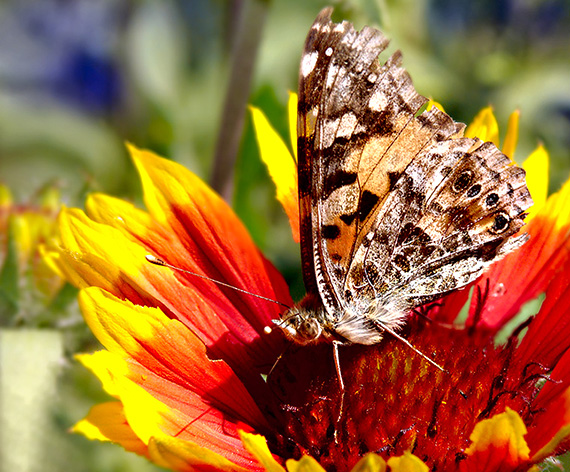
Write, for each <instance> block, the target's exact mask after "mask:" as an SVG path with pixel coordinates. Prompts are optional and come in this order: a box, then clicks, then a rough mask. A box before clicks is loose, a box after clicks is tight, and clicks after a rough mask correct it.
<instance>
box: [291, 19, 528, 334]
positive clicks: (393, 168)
mask: <svg viewBox="0 0 570 472" xmlns="http://www.w3.org/2000/svg"><path fill="white" fill-rule="evenodd" d="M331 11H332V10H331V9H325V10H323V11H322V12H321V13H320V14H319V16H318V17H317V19H316V20H315V22H314V24H313V26H312V27H311V30H310V32H309V35H308V37H307V41H306V43H305V49H304V53H303V57H302V61H301V69H300V78H299V111H298V135H299V141H298V151H299V152H298V154H299V189H300V195H299V196H300V210H301V212H300V213H301V215H302V218H301V248H302V259H303V273H304V276H305V284H306V287H307V291H308V293H313V294H317V293H318V295H319V297H320V299H321V300H322V302H323V304H324V306H325V309H326V310H327V312H328V313H330V314H335V313H337V314H338V313H347V312H350V313H351V315H350V323H354V318H355V316H354V313H360V315H357V316H356V317H357V318H358V316H360V317H361V318H362V320H364V319H365V318H366V317H373V318H374V317H376V318H377V319H378V320H379V321H381V322H388V321H386V320H391V318H390V317H393V316H395V315H394V313H393V312H394V311H396V312H398V314H397V315H396V318H398V317H400V318H401V317H402V316H405V312H406V311H407V310H409V309H410V308H413V307H414V306H417V305H419V304H421V303H423V302H424V301H427V300H431V299H434V298H437V297H439V296H440V295H441V294H443V293H446V292H448V291H450V290H453V289H455V288H459V287H462V286H464V285H466V284H467V283H469V282H470V281H472V280H473V279H475V278H476V277H477V276H478V275H480V274H481V273H482V271H483V270H484V269H485V268H486V267H487V266H488V265H489V264H490V263H491V262H492V261H493V260H496V259H497V258H498V257H500V256H501V255H502V254H504V253H506V252H508V250H511V249H513V248H514V247H517V246H518V245H520V244H522V243H523V242H524V239H525V236H520V237H518V238H510V239H508V238H509V236H511V235H513V234H514V233H516V232H517V231H518V230H519V229H520V228H521V226H522V225H523V224H524V223H523V218H524V211H525V210H526V209H527V208H528V207H529V206H530V205H531V204H532V201H531V199H530V196H529V194H528V190H527V188H526V185H525V183H524V171H523V170H522V169H520V168H518V167H516V166H514V165H512V164H511V162H510V160H509V159H508V158H507V157H506V156H504V155H503V154H501V153H500V151H498V150H497V148H496V147H495V146H494V145H492V144H491V143H482V142H481V141H479V140H477V139H468V138H463V137H462V134H463V129H464V125H462V124H460V123H455V122H454V121H453V120H452V119H451V118H450V117H449V116H448V115H447V114H445V113H444V112H442V111H440V110H438V109H437V108H435V107H433V108H431V110H429V111H424V112H423V113H419V112H420V109H421V108H422V106H423V105H425V103H426V102H427V99H425V98H424V97H422V96H421V95H419V94H418V93H417V92H416V91H415V89H414V87H413V85H412V82H411V79H410V77H409V75H408V74H407V72H406V71H405V70H404V69H403V68H402V67H401V55H400V53H399V52H396V53H394V54H393V55H392V56H391V57H389V58H388V60H387V61H386V62H385V63H384V64H381V63H380V62H379V61H378V60H377V58H378V56H379V55H380V53H381V52H382V51H383V50H384V49H385V48H386V46H387V44H388V41H387V40H386V38H385V37H384V36H383V35H382V33H381V32H379V31H377V30H375V29H373V28H368V27H365V28H364V29H362V30H361V31H360V32H357V31H355V30H354V28H353V27H352V25H351V24H350V23H347V22H343V23H340V24H335V23H333V22H332V21H331V19H330V14H331ZM382 317H384V319H382ZM357 321H358V320H357ZM389 322H390V323H392V321H389ZM339 323H340V324H342V323H344V324H345V325H347V326H348V325H349V322H348V321H347V320H340V319H339ZM393 324H394V325H395V326H396V325H397V324H398V320H395V321H394V322H393ZM351 326H352V325H351ZM350 329H352V328H350ZM339 330H340V331H342V327H340V328H339ZM343 335H345V334H343ZM353 337H354V336H353ZM349 339H350V338H349ZM358 342H360V341H358Z"/></svg>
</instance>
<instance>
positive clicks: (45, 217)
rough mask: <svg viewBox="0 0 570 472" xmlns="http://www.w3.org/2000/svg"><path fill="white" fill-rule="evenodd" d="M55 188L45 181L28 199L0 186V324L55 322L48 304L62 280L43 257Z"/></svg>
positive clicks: (56, 198)
mask: <svg viewBox="0 0 570 472" xmlns="http://www.w3.org/2000/svg"><path fill="white" fill-rule="evenodd" d="M59 207H60V200H59V191H58V190H57V189H56V188H54V187H53V186H46V187H45V188H44V189H43V190H41V191H39V192H38V193H37V194H36V195H35V196H34V198H32V200H31V201H30V202H29V203H26V204H23V203H16V202H14V200H13V197H12V193H11V191H10V189H9V188H8V187H6V186H5V185H0V325H2V326H18V325H24V324H25V325H27V326H38V325H44V326H45V325H46V324H49V323H52V322H53V319H49V318H50V316H49V315H50V313H49V312H50V310H51V309H54V307H53V306H52V305H57V304H58V303H59V302H60V301H61V300H58V301H57V302H56V300H57V297H58V295H60V293H61V289H62V288H63V286H64V281H63V279H62V278H61V277H59V276H58V275H57V274H54V272H53V271H52V270H51V269H50V268H49V267H48V265H47V264H46V261H45V260H44V258H42V247H43V244H44V243H45V242H46V241H48V240H49V239H50V238H52V237H53V236H54V232H55V220H56V216H57V213H58V211H59Z"/></svg>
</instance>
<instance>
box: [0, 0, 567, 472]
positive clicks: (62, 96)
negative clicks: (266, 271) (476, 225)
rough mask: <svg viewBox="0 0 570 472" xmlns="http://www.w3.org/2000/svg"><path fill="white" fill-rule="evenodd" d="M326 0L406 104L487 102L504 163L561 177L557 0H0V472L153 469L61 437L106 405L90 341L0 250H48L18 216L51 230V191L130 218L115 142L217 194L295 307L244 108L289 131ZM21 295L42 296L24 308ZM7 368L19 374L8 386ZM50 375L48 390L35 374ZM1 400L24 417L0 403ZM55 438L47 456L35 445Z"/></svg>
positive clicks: (289, 259) (285, 252)
mask: <svg viewBox="0 0 570 472" xmlns="http://www.w3.org/2000/svg"><path fill="white" fill-rule="evenodd" d="M331 3H332V4H333V5H334V6H335V19H337V20H340V19H347V20H350V21H353V22H354V23H355V24H356V26H357V27H359V28H360V27H362V26H364V25H365V24H368V25H374V26H379V27H381V28H382V29H383V30H384V32H385V33H386V34H387V36H388V37H390V38H391V39H392V43H391V46H390V50H395V49H396V48H397V49H401V50H402V51H403V53H404V65H405V66H406V68H407V69H408V71H409V72H410V74H411V76H412V77H413V79H414V83H415V85H416V88H417V89H418V91H419V92H420V93H422V94H423V95H426V96H429V97H432V98H434V99H435V100H437V101H439V102H440V103H442V104H443V105H444V107H445V108H446V110H447V111H448V112H449V113H450V114H451V115H452V116H453V117H454V118H455V119H456V120H458V121H463V122H469V121H470V120H471V119H472V118H473V116H474V115H475V114H476V113H477V111H478V110H480V109H481V108H482V107H484V106H486V105H489V104H492V105H493V107H494V109H495V111H496V114H497V117H498V120H499V125H500V126H501V129H502V130H503V132H504V130H505V127H506V122H507V117H508V115H509V114H510V113H511V111H513V110H514V109H516V108H518V109H520V111H521V129H520V140H519V146H518V148H517V152H516V155H515V159H516V160H518V161H519V162H521V161H522V160H523V159H524V158H525V157H526V156H527V155H528V154H529V153H530V152H531V151H532V149H534V147H536V145H537V143H539V142H543V143H544V144H545V146H546V148H547V149H548V150H549V152H550V154H551V158H552V164H551V191H554V190H556V189H557V188H558V187H559V186H560V184H561V183H562V182H563V181H564V180H565V179H566V178H567V177H568V171H569V169H570V2H569V1H568V0H498V1H494V0H480V1H470V0H401V1H396V0H392V1H390V0H352V1H350V0H346V1H334V2H332V1H330V2H325V1H317V0H310V1H306V0H273V1H269V0H266V1H263V0H233V1H230V0H226V1H224V0H186V1H184V0H161V1H152V0H146V1H145V0H4V1H3V2H1V3H0V182H1V183H2V184H3V185H4V187H2V188H0V212H1V213H0V215H1V216H2V218H0V229H1V230H2V234H1V236H0V238H1V239H0V244H1V245H2V251H1V253H2V259H0V263H2V272H1V273H0V285H1V286H0V303H2V307H1V308H2V311H1V313H0V323H2V324H1V325H0V328H1V327H4V328H10V329H9V330H7V329H5V330H4V333H3V335H2V336H0V341H1V342H2V345H0V367H2V366H4V368H3V369H2V370H0V381H1V382H2V385H1V388H2V394H3V400H2V402H3V403H4V407H3V408H2V410H3V411H2V417H1V418H0V420H1V421H2V424H3V425H6V424H8V423H10V422H14V421H15V423H14V424H16V425H21V423H22V422H24V423H26V425H27V429H26V430H25V434H24V435H23V436H22V435H21V433H20V432H17V434H16V433H14V434H12V432H11V431H10V430H8V429H7V428H5V427H3V428H2V430H1V431H0V448H2V449H3V450H4V452H5V451H7V450H12V451H13V453H12V454H11V456H12V457H13V456H14V455H15V456H18V454H20V458H22V454H25V455H27V456H29V457H28V459H27V462H21V463H20V462H18V461H16V462H10V461H13V460H14V459H13V458H12V459H9V458H7V457H2V458H1V459H0V461H3V462H0V469H2V470H7V471H8V470H10V471H11V472H13V471H15V470H30V471H31V470H40V468H41V469H42V470H43V471H44V472H45V471H50V470H68V471H73V472H75V471H86V472H87V471H89V472H91V471H131V470H133V471H134V470H137V471H139V472H140V471H144V470H153V466H151V465H149V464H146V462H145V461H144V460H142V459H139V458H137V457H135V456H133V455H130V454H126V453H124V452H123V451H122V450H121V449H120V448H118V447H114V446H111V445H108V444H99V443H95V442H89V441H87V440H85V439H83V438H81V437H76V436H73V435H66V433H65V431H66V430H67V429H68V428H69V427H70V426H71V425H72V424H73V423H74V422H75V421H76V420H78V419H80V418H81V417H82V416H83V415H84V414H85V413H86V412H87V410H88V408H89V407H90V406H91V405H92V404H94V403H95V402H97V401H103V400H105V399H106V397H105V396H104V394H102V392H101V391H100V387H99V386H98V384H97V381H95V380H94V379H92V378H91V376H90V375H89V373H87V372H85V371H84V370H83V369H82V368H80V367H78V366H77V365H76V363H75V362H74V361H73V360H72V358H71V355H72V353H73V352H77V351H80V350H84V351H90V350H94V349H96V348H97V343H96V341H94V340H93V338H92V337H91V335H90V334H89V333H88V332H87V330H86V328H85V327H84V326H83V324H82V322H81V317H80V314H79V313H78V310H77V307H76V305H75V293H74V291H73V289H70V288H69V287H66V286H63V287H62V286H61V284H57V283H55V284H54V283H53V282H52V283H50V284H47V285H48V286H49V288H46V284H45V283H43V285H42V284H39V285H41V287H39V288H38V287H37V286H36V285H37V284H36V285H35V284H34V283H32V284H31V285H30V283H29V280H28V279H29V277H28V275H25V274H24V275H22V274H23V272H25V271H26V270H28V272H30V271H32V272H33V271H34V270H35V269H34V270H32V269H31V268H32V267H35V268H36V269H37V264H36V263H35V262H34V261H36V260H37V258H38V257H39V256H38V254H36V253H35V252H34V250H31V253H30V252H29V251H30V250H29V249H28V253H27V254H28V256H26V257H27V259H26V257H24V258H22V256H21V248H20V249H18V247H17V246H18V245H17V244H15V243H14V241H16V240H17V238H15V236H14V235H15V234H21V232H22V230H21V228H20V227H21V225H22V224H23V225H24V227H25V228H27V230H26V231H28V233H26V234H34V235H36V236H34V238H28V239H29V241H28V242H30V241H35V242H36V243H37V242H41V240H42V237H47V236H46V234H44V232H42V231H40V232H37V231H35V230H31V229H30V228H32V229H33V228H34V227H35V226H34V225H36V223H30V222H29V221H28V217H27V216H22V215H28V214H30V213H31V214H36V213H40V214H42V215H44V216H42V218H44V217H45V216H46V215H48V219H49V215H50V214H52V213H53V205H54V203H53V202H54V200H53V194H54V192H55V193H56V194H57V197H56V200H57V202H58V204H59V202H60V201H61V202H63V203H64V204H66V205H68V206H82V204H83V201H84V198H85V195H86V194H87V193H89V192H93V191H103V192H106V193H110V194H113V195H116V196H120V197H122V198H126V199H128V200H131V201H134V202H136V203H138V204H141V205H142V200H141V195H140V185H139V181H138V178H137V176H136V174H135V171H134V169H133V166H132V164H131V163H130V161H129V159H128V156H127V154H126V152H125V146H124V142H125V141H130V142H133V143H134V144H136V145H137V146H140V147H146V148H150V149H152V150H154V151H156V152H158V153H159V154H162V155H163V156H165V157H169V158H172V159H174V160H176V161H178V162H180V163H182V164H184V165H186V166H187V167H189V168H190V169H192V170H193V171H194V172H196V173H197V174H199V175H200V176H202V177H203V178H205V179H206V180H210V181H213V182H214V183H215V185H216V187H217V188H218V189H220V191H221V193H222V194H223V195H224V196H225V197H226V198H227V199H228V200H230V201H231V202H232V204H233V205H234V208H236V211H237V212H238V213H239V215H240V217H242V219H243V220H244V221H245V223H246V225H247V226H248V228H249V229H250V231H251V232H252V234H253V237H254V239H255V240H256V242H257V243H258V244H259V245H260V247H261V248H262V249H263V250H264V251H265V253H266V254H267V255H268V256H269V258H270V259H271V260H272V261H273V262H274V263H275V264H276V265H277V266H278V267H279V268H280V269H281V270H282V272H283V273H284V274H285V276H286V277H287V278H288V280H289V281H290V282H291V287H292V292H293V295H294V297H296V298H299V297H300V296H301V295H302V293H303V288H302V283H301V278H300V269H299V267H300V265H299V256H298V248H297V247H296V246H295V244H294V243H293V242H292V241H291V238H290V230H289V228H288V222H287V220H286V218H285V215H284V213H283V211H282V210H281V208H280V207H279V205H278V204H277V202H276V201H275V199H274V188H273V184H272V183H271V182H270V180H269V178H268V176H267V172H266V170H265V168H264V166H263V164H262V163H261V162H260V160H259V156H258V151H257V146H256V143H255V137H254V135H253V131H252V127H251V122H250V118H249V116H248V115H247V112H246V111H245V108H244V106H245V103H246V102H247V103H251V104H254V105H256V106H258V107H260V108H261V109H262V110H263V111H264V112H265V113H266V114H267V115H268V117H269V119H270V120H271V122H272V123H273V124H274V126H276V128H277V129H278V130H279V132H280V133H281V134H282V135H283V136H288V129H287V117H286V101H287V91H288V90H295V89H296V86H297V74H298V63H299V58H300V54H301V49H302V45H303V42H304V39H305V35H306V33H307V31H308V28H309V26H310V25H311V23H312V21H313V19H314V17H315V16H316V14H317V13H318V11H319V10H320V9H321V8H322V7H324V6H326V5H327V4H331ZM242 126H243V127H242ZM233 158H235V161H234V160H233ZM46 189H48V190H46ZM46 195H47V196H48V197H47V200H48V203H46ZM50 196H51V197H50ZM50 198H51V200H50ZM50 201H51V203H49V202H50ZM50 212H51V213H50ZM10 215H12V216H10ZM14 215H16V216H14ZM22 218H23V221H24V223H22V222H21V220H22ZM33 218H36V217H33ZM51 218H52V220H53V216H52V217H51ZM14 221H16V222H17V223H14ZM18 222H19V223H18ZM26 222H27V223H26ZM47 224H48V226H49V223H47ZM18 225H20V226H18ZM26 225H27V226H26ZM18 228H20V230H19V229H18ZM18 231H19V232H18ZM48 233H49V231H48ZM19 250H20V256H18V251H19ZM36 252H37V251H36ZM30 254H32V255H31V256H30ZM34 254H35V255H34ZM22 261H24V262H22ZM25 261H27V262H25ZM30 261H31V262H30ZM23 267H24V268H27V269H23ZM34 273H37V271H36V272H34ZM15 278H17V279H18V280H20V281H19V282H18V283H15V282H14V280H15ZM48 278H49V277H48ZM26 280H28V281H26ZM34 290H36V292H37V293H40V294H41V295H38V296H36V298H35V299H34V295H33V293H35V292H34ZM46 293H47V295H46ZM38 300H40V304H39V305H38ZM24 327H26V328H28V331H26V333H25V336H24V338H22V339H20V338H18V335H21V334H22V333H23V328H24ZM32 328H34V329H35V330H32ZM46 331H49V333H48V335H47V337H46V336H42V334H43V333H45V332H46ZM54 333H57V334H58V336H56V338H54V337H53V334H54ZM14 336H15V337H14ZM10 346H12V348H11V347H10ZM14 346H15V347H17V349H15V348H14ZM24 346H31V347H32V348H30V349H24V348H23V347H24ZM36 351H37V352H36ZM34 352H35V353H36V354H34ZM50 353H51V354H50ZM48 354H50V355H51V357H50V355H48ZM34 356H36V357H34ZM52 358H53V359H52ZM50 359H52V360H51V361H50ZM50 362H51V363H50ZM8 363H10V364H15V365H19V366H24V365H29V368H27V369H24V368H22V369H16V371H15V372H13V373H10V369H6V368H5V366H6V365H7V364H8ZM50 366H51V367H50ZM52 371H53V375H51V376H50V375H47V379H48V380H45V381H42V380H41V379H42V378H43V377H42V376H40V375H38V373H39V372H43V373H44V374H45V373H46V372H48V374H49V372H52ZM10 375H12V377H11V376H10ZM15 379H17V380H15ZM54 379H55V380H54ZM18 382H20V383H18ZM38 382H39V383H38ZM42 382H43V383H42ZM50 382H51V383H50ZM54 382H55V383H54ZM8 384H10V385H12V387H11V390H10V389H9V388H8V387H7V385H8ZM52 384H53V385H52ZM49 385H51V387H49ZM7 392H8V393H7ZM38 392H39V393H40V395H39V396H38ZM42 392H43V393H44V394H43V395H42ZM6 398H8V399H12V400H10V401H14V402H15V403H14V404H15V405H19V408H20V410H22V411H19V412H17V411H15V410H17V409H18V408H15V409H14V408H8V407H7V406H6V405H8V404H9V402H8V400H6ZM47 399H49V401H47ZM8 409H9V410H14V411H11V412H9V413H7V412H6V410H8ZM14 414H16V415H20V416H19V417H20V418H22V419H21V420H20V421H17V418H18V416H16V417H13V415H14ZM10 415H12V416H10ZM24 419H25V421H24ZM7 422H8V423H7ZM15 431H16V430H15ZM22 434H23V433H22ZM16 435H17V437H15V436H16ZM24 436H25V437H24ZM48 436H49V437H51V438H52V439H53V441H55V442H52V441H51V440H50V441H47V440H46V437H48ZM15 443H18V444H19V446H18V447H19V449H18V448H17V447H16V446H14V444H15ZM55 443H57V448H58V449H57V450H58V451H59V452H58V454H57V456H58V457H60V458H59V459H56V456H54V454H53V449H51V450H50V449H49V448H53V444H55ZM32 445H34V446H33V447H32ZM14 448H16V449H14ZM18 451H21V452H18ZM61 457H63V458H64V459H61ZM22 464H24V465H22ZM62 464H64V465H65V466H62ZM3 466H5V467H6V468H5V469H4V467H3Z"/></svg>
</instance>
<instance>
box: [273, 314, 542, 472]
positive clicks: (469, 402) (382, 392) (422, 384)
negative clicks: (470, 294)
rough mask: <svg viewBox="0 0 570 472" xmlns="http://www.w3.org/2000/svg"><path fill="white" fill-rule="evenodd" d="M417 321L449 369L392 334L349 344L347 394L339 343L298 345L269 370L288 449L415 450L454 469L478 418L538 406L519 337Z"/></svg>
mask: <svg viewBox="0 0 570 472" xmlns="http://www.w3.org/2000/svg"><path fill="white" fill-rule="evenodd" d="M412 325H413V326H411V327H409V328H408V333H406V336H407V338H408V340H409V341H410V342H411V343H412V344H414V345H415V346H416V347H417V348H418V349H419V350H420V351H422V352H423V353H424V354H426V355H427V356H429V357H430V358H432V359H433V360H434V361H435V362H437V363H438V364H440V365H442V366H443V367H444V369H446V372H441V371H439V370H438V369H436V368H435V367H433V366H432V365H430V364H429V363H428V362H426V361H425V360H424V359H422V358H421V356H419V355H417V354H415V353H414V352H413V351H411V350H410V349H409V348H408V347H407V346H405V345H404V344H403V343H401V342H398V341H397V340H396V339H393V338H390V337H389V336H386V338H385V339H384V340H383V341H382V342H381V343H380V344H378V345H375V346H360V345H352V346H341V347H340V362H341V372H342V377H343V380H344V384H345V394H344V400H342V394H341V391H340V388H339V382H338V376H337V373H336V370H335V368H334V362H333V354H332V346H331V345H329V344H320V345H316V346H302V347H296V346H295V347H292V348H291V349H289V351H288V352H287V353H286V355H284V356H283V359H282V360H281V361H280V362H279V363H278V365H277V366H276V368H275V370H274V372H273V373H272V375H271V377H270V378H269V386H270V388H271V389H272V391H273V392H274V393H275V395H276V396H277V398H278V401H279V405H280V406H279V408H280V412H279V414H281V415H282V416H283V418H284V420H283V422H284V425H285V427H284V429H283V431H279V433H280V434H281V435H282V436H281V437H279V438H278V439H277V442H278V448H279V449H281V451H280V452H281V453H282V454H283V457H291V456H292V455H293V456H300V455H301V454H309V455H311V456H313V457H315V458H316V459H317V460H318V461H319V462H320V463H321V464H322V465H323V466H324V467H325V468H326V469H327V470H338V471H343V470H350V469H351V467H352V466H354V464H355V463H356V462H357V461H358V460H359V459H360V458H361V457H362V456H363V455H364V454H366V453H367V452H376V453H378V454H380V455H382V456H383V457H384V458H388V457H390V456H392V455H400V454H402V453H403V452H405V451H406V450H410V451H412V452H413V453H414V454H415V455H416V456H418V457H419V458H420V459H422V460H424V462H426V464H427V465H428V466H429V467H430V468H433V467H435V468H437V470H449V469H450V468H451V469H453V468H455V467H456V466H457V464H456V463H458V462H460V461H461V460H463V458H464V457H465V456H464V454H463V451H464V450H465V449H466V448H467V447H468V446H469V444H470V441H469V435H470V434H471V433H472V431H473V428H474V426H475V424H476V423H477V422H479V421H480V420H482V419H485V418H488V417H490V416H492V415H494V414H496V413H500V412H502V411H504V410H505V407H506V406H509V407H510V408H512V409H513V410H515V411H518V412H519V413H520V414H521V415H523V419H524V415H525V414H527V415H528V414H530V412H529V411H528V405H527V401H526V400H525V399H528V398H532V394H533V392H534V389H535V383H536V378H535V377H530V376H528V374H527V373H526V372H525V369H524V368H519V367H512V366H511V365H510V364H511V362H510V360H511V358H512V353H513V351H514V350H513V348H512V347H511V346H513V345H514V344H515V343H511V344H509V345H508V346H500V347H495V346H494V344H493V341H492V340H490V339H489V337H488V335H486V334H481V333H478V332H477V331H471V332H470V331H469V330H459V329H449V328H444V327H441V326H438V325H437V324H435V323H434V324H429V325H427V326H426V325H425V323H424V322H422V321H418V322H416V323H412ZM525 377H526V378H525ZM339 415H340V418H339Z"/></svg>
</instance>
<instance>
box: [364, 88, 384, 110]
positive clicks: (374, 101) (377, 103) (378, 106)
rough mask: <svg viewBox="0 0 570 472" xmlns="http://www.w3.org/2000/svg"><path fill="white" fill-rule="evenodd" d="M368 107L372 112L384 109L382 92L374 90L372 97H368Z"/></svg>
mask: <svg viewBox="0 0 570 472" xmlns="http://www.w3.org/2000/svg"><path fill="white" fill-rule="evenodd" d="M368 106H369V107H370V109H371V110H374V111H381V110H383V109H384V108H386V95H384V93H383V92H382V90H376V91H375V92H374V94H373V95H372V97H370V101H369V102H368Z"/></svg>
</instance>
